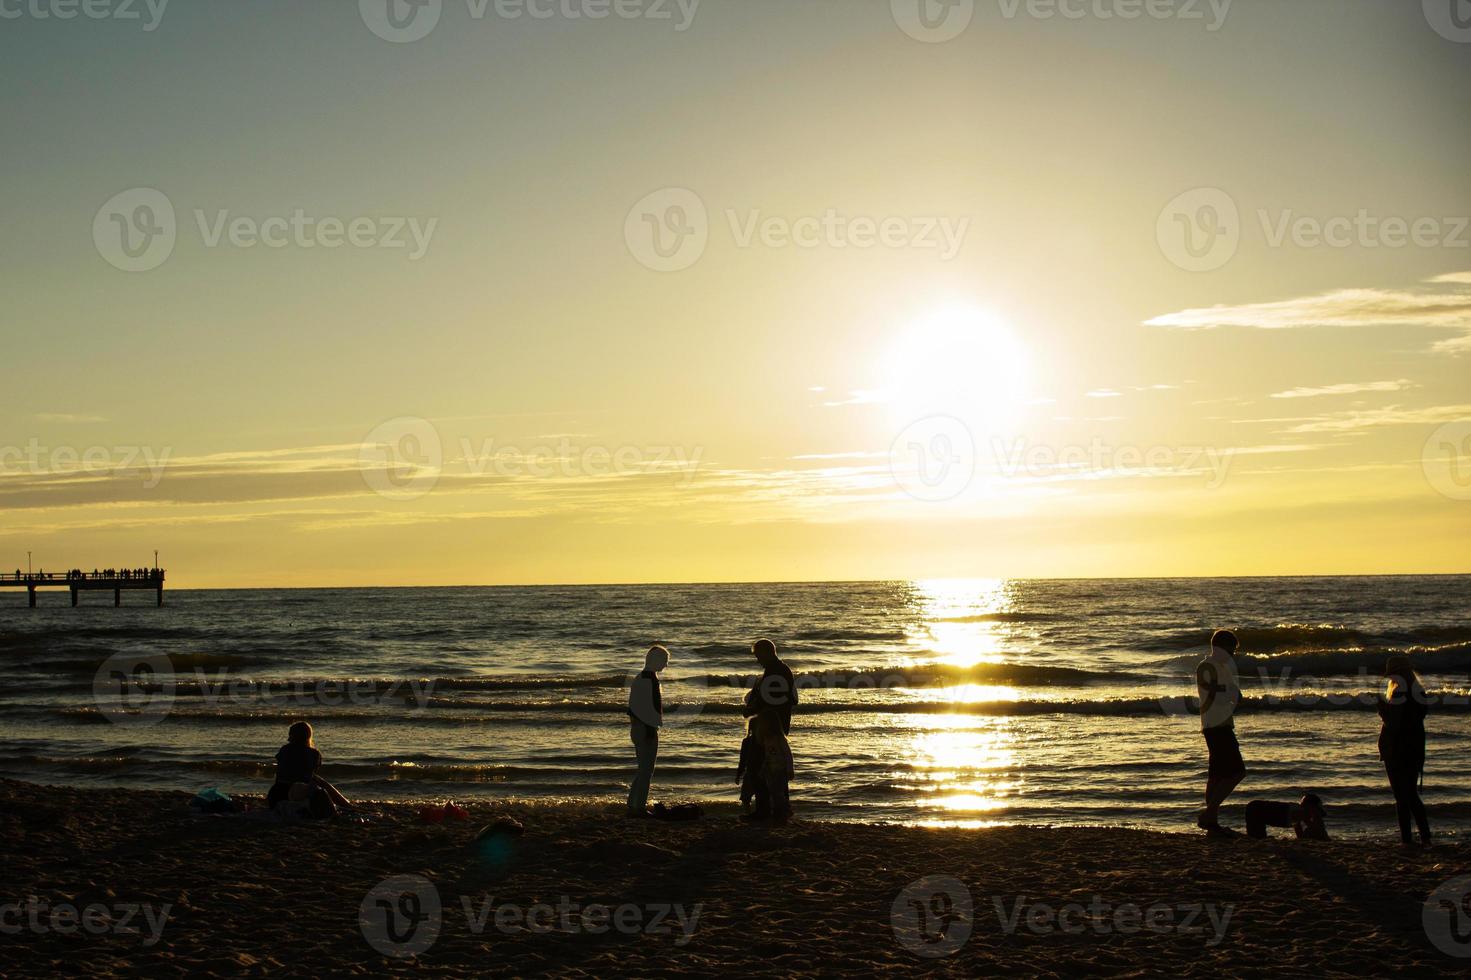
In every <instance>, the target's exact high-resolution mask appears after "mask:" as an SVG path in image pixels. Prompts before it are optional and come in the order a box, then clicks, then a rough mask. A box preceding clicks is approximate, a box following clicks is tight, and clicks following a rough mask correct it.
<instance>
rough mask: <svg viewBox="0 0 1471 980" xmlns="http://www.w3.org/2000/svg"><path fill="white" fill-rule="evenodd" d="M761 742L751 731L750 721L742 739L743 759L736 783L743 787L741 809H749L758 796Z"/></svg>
mask: <svg viewBox="0 0 1471 980" xmlns="http://www.w3.org/2000/svg"><path fill="white" fill-rule="evenodd" d="M762 761H763V760H762V758H761V743H759V742H757V741H756V736H755V735H752V734H751V733H750V725H749V723H748V724H747V726H746V737H745V738H743V739H741V761H740V762H739V763H738V764H737V765H736V784H737V785H739V786H740V788H741V809H742V810H749V809H750V807H751V800H752V799H753V798H755V796H756V790H757V789H758V788H759V786H760V783H761V766H762Z"/></svg>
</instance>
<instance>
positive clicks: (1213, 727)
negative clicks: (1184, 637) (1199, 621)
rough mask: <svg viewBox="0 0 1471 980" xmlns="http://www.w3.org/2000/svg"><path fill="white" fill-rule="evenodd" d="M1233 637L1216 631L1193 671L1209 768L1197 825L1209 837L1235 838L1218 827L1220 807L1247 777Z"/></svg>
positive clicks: (1239, 688) (1233, 834)
mask: <svg viewBox="0 0 1471 980" xmlns="http://www.w3.org/2000/svg"><path fill="white" fill-rule="evenodd" d="M1236 646H1237V641H1236V634H1235V633H1232V632H1231V631H1230V630H1216V631H1215V632H1214V633H1212V634H1211V649H1210V653H1208V654H1206V655H1205V659H1203V660H1201V662H1200V666H1198V667H1196V668H1195V687H1196V690H1197V692H1198V693H1199V694H1200V730H1201V732H1202V733H1203V734H1204V735H1205V747H1206V750H1207V752H1208V753H1209V755H1210V765H1209V770H1208V773H1207V776H1206V781H1205V809H1204V810H1202V811H1201V813H1200V817H1199V819H1197V820H1196V824H1197V825H1198V826H1199V827H1200V828H1201V829H1202V830H1204V831H1205V832H1206V836H1208V837H1234V836H1236V833H1235V832H1234V831H1230V830H1227V829H1226V828H1225V827H1222V826H1221V821H1220V810H1221V804H1222V803H1224V802H1225V801H1226V797H1228V796H1230V795H1231V791H1232V790H1233V789H1235V788H1236V786H1237V784H1238V783H1240V782H1241V779H1242V777H1243V776H1245V775H1246V763H1245V762H1243V761H1242V759H1241V744H1240V743H1239V742H1237V741H1236V721H1235V715H1236V706H1237V705H1239V704H1240V703H1241V685H1240V683H1239V681H1238V680H1237V677H1236Z"/></svg>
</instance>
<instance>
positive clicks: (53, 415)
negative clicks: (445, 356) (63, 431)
mask: <svg viewBox="0 0 1471 980" xmlns="http://www.w3.org/2000/svg"><path fill="white" fill-rule="evenodd" d="M35 419H36V421H37V422H57V423H62V424H70V425H77V424H91V423H94V422H106V421H107V417H106V416H103V415H74V414H72V413H71V412H37V413H36V416H35Z"/></svg>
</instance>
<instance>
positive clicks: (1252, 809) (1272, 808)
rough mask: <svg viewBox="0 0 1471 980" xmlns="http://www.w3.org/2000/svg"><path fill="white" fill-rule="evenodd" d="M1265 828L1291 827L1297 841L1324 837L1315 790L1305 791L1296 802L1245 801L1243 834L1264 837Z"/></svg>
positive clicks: (1325, 829) (1321, 810) (1318, 800)
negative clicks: (1312, 791) (1244, 827)
mask: <svg viewBox="0 0 1471 980" xmlns="http://www.w3.org/2000/svg"><path fill="white" fill-rule="evenodd" d="M1268 827H1291V828H1292V829H1293V831H1294V832H1296V834H1297V839H1298V840H1327V839H1328V828H1327V827H1325V826H1324V824H1323V801H1322V800H1321V799H1319V797H1318V794H1317V793H1305V794H1303V798H1302V799H1301V800H1299V801H1298V802H1297V803H1273V802H1271V801H1269V800H1252V801H1251V802H1250V803H1248V804H1246V834H1247V836H1248V837H1255V838H1256V839H1257V840H1265V839H1266V837H1267V828H1268Z"/></svg>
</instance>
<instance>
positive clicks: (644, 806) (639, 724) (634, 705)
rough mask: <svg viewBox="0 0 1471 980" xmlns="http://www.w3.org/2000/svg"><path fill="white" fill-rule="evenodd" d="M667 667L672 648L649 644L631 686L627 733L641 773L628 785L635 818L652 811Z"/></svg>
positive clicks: (630, 814)
mask: <svg viewBox="0 0 1471 980" xmlns="http://www.w3.org/2000/svg"><path fill="white" fill-rule="evenodd" d="M668 666H669V651H668V650H666V649H664V648H663V647H661V646H652V647H650V648H649V652H648V653H647V654H646V655H645V656H644V669H643V670H642V671H640V672H639V675H638V676H637V677H635V678H634V679H633V684H632V685H631V686H630V687H629V689H628V718H629V727H628V736H629V738H630V739H632V741H633V751H634V755H635V756H636V757H637V758H638V772H637V773H635V775H634V777H633V783H632V785H630V786H629V788H628V814H629V816H633V817H643V816H647V815H648V811H649V784H650V783H651V782H653V779H654V762H655V760H656V759H657V758H658V756H659V729H660V728H662V727H664V698H663V696H662V694H661V693H660V691H659V671H661V670H663V669H664V668H665V667H668Z"/></svg>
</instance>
